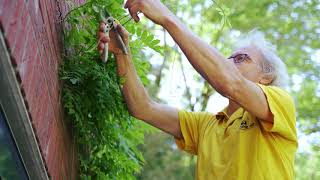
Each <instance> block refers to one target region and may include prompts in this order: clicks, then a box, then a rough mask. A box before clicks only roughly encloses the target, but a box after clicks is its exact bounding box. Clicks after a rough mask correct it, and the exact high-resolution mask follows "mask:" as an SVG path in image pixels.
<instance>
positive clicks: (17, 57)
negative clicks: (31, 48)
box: [10, 21, 31, 64]
mask: <svg viewBox="0 0 320 180" xmlns="http://www.w3.org/2000/svg"><path fill="white" fill-rule="evenodd" d="M28 22H29V21H28ZM29 24H30V23H27V25H26V28H25V29H23V30H22V32H21V34H24V37H22V36H23V35H21V36H20V37H22V39H23V40H17V42H16V43H15V45H14V44H12V45H10V46H11V47H14V52H12V56H13V58H14V61H15V64H19V63H21V62H22V58H23V54H24V53H25V51H26V47H27V42H28V38H29V37H28V34H30V33H31V26H29Z"/></svg>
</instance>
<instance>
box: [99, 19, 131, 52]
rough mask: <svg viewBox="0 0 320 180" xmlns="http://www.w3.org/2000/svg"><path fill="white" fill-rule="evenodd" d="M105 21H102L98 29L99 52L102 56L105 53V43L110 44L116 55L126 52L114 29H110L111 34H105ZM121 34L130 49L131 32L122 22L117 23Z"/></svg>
mask: <svg viewBox="0 0 320 180" xmlns="http://www.w3.org/2000/svg"><path fill="white" fill-rule="evenodd" d="M105 25H106V24H105V22H101V23H100V25H99V30H98V34H97V35H98V50H99V54H100V56H102V54H103V49H104V46H105V43H108V44H109V49H108V50H109V51H110V52H112V53H113V54H114V55H120V54H124V52H123V51H122V49H121V45H120V43H119V42H118V41H117V38H116V33H115V31H114V30H110V32H109V36H110V37H108V36H107V35H105V33H104V32H103V29H104V26H105ZM116 28H117V30H118V32H119V35H120V36H121V38H122V40H123V42H124V44H125V46H126V47H127V49H128V47H129V46H128V44H129V33H128V31H127V30H126V29H125V28H124V27H123V26H122V25H121V24H117V26H116Z"/></svg>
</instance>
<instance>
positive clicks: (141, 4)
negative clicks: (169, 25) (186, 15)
mask: <svg viewBox="0 0 320 180" xmlns="http://www.w3.org/2000/svg"><path fill="white" fill-rule="evenodd" d="M124 8H127V9H128V10H129V12H130V14H131V16H132V18H133V19H134V20H135V21H136V22H138V21H139V20H140V18H139V17H138V12H142V13H143V14H144V15H145V16H146V17H147V18H148V19H150V20H152V21H153V22H154V23H156V24H159V25H162V26H163V25H164V23H165V21H166V18H167V17H168V16H169V15H170V14H171V12H170V10H169V9H168V8H167V7H166V6H165V5H164V4H162V3H161V1H160V0H127V2H126V4H125V5H124Z"/></svg>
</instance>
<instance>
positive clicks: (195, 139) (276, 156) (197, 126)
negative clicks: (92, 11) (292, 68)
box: [98, 0, 298, 180]
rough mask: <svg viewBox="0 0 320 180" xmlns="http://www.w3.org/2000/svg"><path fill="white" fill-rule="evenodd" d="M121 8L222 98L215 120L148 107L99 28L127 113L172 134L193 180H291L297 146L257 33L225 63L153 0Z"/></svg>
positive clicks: (280, 82)
mask: <svg viewBox="0 0 320 180" xmlns="http://www.w3.org/2000/svg"><path fill="white" fill-rule="evenodd" d="M125 8H128V9H129V11H130V14H131V16H132V17H133V19H134V20H135V21H137V22H138V21H139V17H138V16H137V12H142V13H143V14H144V15H145V16H146V17H147V18H149V19H150V20H152V21H153V22H154V23H156V24H159V25H161V26H163V27H164V28H165V29H166V30H167V31H168V32H169V33H170V35H171V36H172V37H173V39H174V40H175V42H176V43H177V44H178V45H179V46H180V48H181V49H182V51H183V52H184V54H185V55H186V57H187V58H188V60H189V62H190V63H191V64H192V65H193V67H194V68H195V69H196V70H197V71H198V72H199V73H200V74H201V75H202V77H203V78H205V79H206V80H207V81H208V82H209V83H210V85H211V86H212V87H213V88H214V89H215V90H216V91H217V92H219V93H220V94H221V95H223V96H225V97H227V98H228V99H229V105H228V106H227V107H226V108H225V109H224V110H223V111H221V112H219V113H217V114H216V115H213V114H211V113H207V112H187V111H185V110H178V109H176V108H173V107H170V106H167V105H163V104H159V103H157V102H154V101H153V100H152V99H151V98H150V97H149V95H148V93H147V92H146V90H145V88H144V87H143V85H142V83H141V81H140V80H139V78H138V76H137V74H136V71H135V68H134V66H133V63H132V60H131V56H130V53H129V54H128V55H126V54H123V53H122V51H121V50H120V48H119V46H118V44H117V42H116V40H115V36H114V34H112V33H111V36H110V37H111V38H110V39H109V38H108V37H107V36H104V34H103V33H102V32H101V31H100V32H99V33H98V35H99V39H101V42H100V43H99V50H100V53H102V49H103V48H104V43H106V42H108V43H109V44H110V45H109V51H111V52H112V53H114V55H115V58H116V62H117V69H118V73H119V75H120V76H124V77H125V79H126V82H125V83H124V85H123V89H122V91H123V95H124V98H125V101H126V103H127V106H128V109H129V111H130V113H131V114H132V115H133V116H134V117H136V118H138V119H141V120H143V121H145V122H147V123H149V124H151V125H153V126H155V127H157V128H159V129H161V130H163V131H165V132H167V133H169V134H171V135H173V136H174V138H175V140H176V143H177V145H178V147H179V148H180V149H182V150H184V151H187V152H189V153H191V154H194V155H197V156H198V158H197V169H196V178H197V179H203V180H208V179H223V180H226V179H245V180H247V179H254V180H257V179H277V180H278V179H294V156H295V152H296V150H297V145H298V144H297V134H296V127H295V121H296V119H295V107H294V102H293V99H292V97H291V96H290V95H289V94H288V93H287V92H286V91H285V90H284V87H285V86H286V84H287V81H288V78H287V73H286V67H285V65H284V63H283V62H282V61H281V59H280V58H279V57H278V56H277V55H276V53H275V50H274V48H273V46H272V45H271V44H270V43H268V42H266V41H265V39H264V37H263V35H262V34H261V33H259V32H254V33H253V35H252V36H251V38H246V41H245V43H241V44H240V46H239V47H238V48H237V49H236V50H235V51H234V52H233V54H232V55H231V56H230V57H229V58H225V57H223V56H222V55H221V54H220V53H219V52H218V51H217V50H216V49H215V48H214V47H212V46H210V45H208V44H206V43H205V42H204V41H202V40H201V39H199V38H198V37H197V36H195V35H194V34H193V33H192V32H191V31H190V30H188V29H187V27H186V26H185V25H183V24H182V23H181V22H180V21H179V20H178V19H177V18H176V17H175V16H174V15H173V14H172V13H171V12H170V11H169V10H168V8H167V7H165V6H164V5H163V4H162V3H161V2H160V1H159V0H128V1H127V2H126V4H125ZM103 25H104V23H102V24H101V27H100V29H102V26H103ZM117 28H118V31H119V33H120V34H121V36H122V38H123V40H124V42H125V44H126V45H127V46H128V33H127V31H126V30H125V29H124V28H123V27H122V26H121V25H118V26H117ZM128 49H129V47H128Z"/></svg>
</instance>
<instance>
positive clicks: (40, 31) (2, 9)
mask: <svg viewBox="0 0 320 180" xmlns="http://www.w3.org/2000/svg"><path fill="white" fill-rule="evenodd" d="M65 1H66V0H59V1H54V0H0V26H1V31H2V33H3V35H4V37H5V39H6V44H7V48H8V50H9V53H10V56H11V60H12V65H13V67H14V68H15V70H16V76H17V79H18V81H19V83H20V84H21V92H22V94H23V96H24V99H25V104H26V107H27V109H28V113H29V117H30V119H31V121H32V125H33V129H34V131H35V134H36V137H37V140H38V144H39V146H40V149H41V154H42V157H43V160H44V162H45V164H46V168H47V171H48V174H49V176H50V177H51V178H52V179H76V175H77V158H76V153H75V152H76V151H75V145H74V143H73V142H74V141H73V139H72V136H71V133H70V131H71V129H70V128H69V127H68V126H67V125H66V123H65V121H64V118H63V109H62V105H61V101H60V99H61V86H60V82H59V79H58V65H59V63H60V62H61V61H62V59H61V52H62V45H61V27H62V26H61V23H60V22H61V20H62V18H63V17H64V16H65V15H66V13H67V11H68V10H69V9H70V8H69V6H68V4H67V3H66V2H65ZM73 1H74V3H75V4H81V3H83V1H84V0H79V1H77V0H73ZM68 2H70V0H68Z"/></svg>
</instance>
